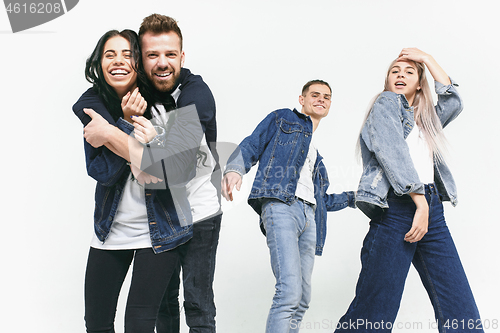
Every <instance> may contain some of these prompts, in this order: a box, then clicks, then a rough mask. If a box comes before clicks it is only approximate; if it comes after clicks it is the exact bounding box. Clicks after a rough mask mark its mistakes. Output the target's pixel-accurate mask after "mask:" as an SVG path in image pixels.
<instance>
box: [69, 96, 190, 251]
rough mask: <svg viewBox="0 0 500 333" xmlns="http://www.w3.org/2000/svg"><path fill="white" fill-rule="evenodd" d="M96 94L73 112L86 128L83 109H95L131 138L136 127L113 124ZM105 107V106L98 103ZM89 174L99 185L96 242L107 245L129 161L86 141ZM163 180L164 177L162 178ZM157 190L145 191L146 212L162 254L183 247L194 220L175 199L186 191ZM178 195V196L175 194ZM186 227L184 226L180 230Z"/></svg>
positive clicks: (121, 122)
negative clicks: (106, 241)
mask: <svg viewBox="0 0 500 333" xmlns="http://www.w3.org/2000/svg"><path fill="white" fill-rule="evenodd" d="M96 98H98V96H97V94H96V93H95V92H94V91H93V90H92V88H91V89H89V90H88V91H87V92H85V93H84V94H83V95H82V96H81V97H80V99H79V101H78V102H77V103H76V104H75V105H74V106H73V111H74V112H75V114H76V115H77V116H78V117H79V118H80V120H81V121H82V123H83V124H84V125H86V124H87V123H88V122H90V117H88V116H87V115H86V114H85V113H83V107H89V108H94V110H95V111H96V112H98V113H99V114H101V115H102V116H103V117H104V118H105V119H106V120H107V121H108V122H109V123H110V124H113V125H115V126H117V127H118V128H119V129H121V130H122V131H123V132H125V133H127V134H130V133H131V132H132V131H133V129H134V127H133V125H131V124H129V123H128V122H126V121H125V120H123V118H119V119H118V121H116V122H115V121H114V120H113V118H112V117H111V116H110V115H109V113H108V112H107V111H106V110H105V109H102V107H99V105H98V104H97V103H98V102H99V101H98V100H96ZM99 103H102V102H99ZM84 148H85V159H86V165H87V173H88V174H89V176H91V177H92V178H94V179H95V180H96V181H97V184H96V191H95V209H94V230H95V233H96V236H97V238H98V239H99V240H100V241H102V242H105V240H106V238H107V237H108V234H109V232H110V229H111V225H112V223H113V220H114V216H115V214H116V211H117V209H118V204H119V203H120V199H121V196H122V193H123V189H124V186H125V183H126V181H127V179H128V177H129V175H130V167H129V165H128V163H127V161H126V160H125V159H123V158H121V157H120V156H118V155H116V154H114V153H113V152H111V151H110V150H109V149H108V148H106V147H104V146H101V147H99V148H94V147H92V146H91V145H90V144H89V143H88V142H87V141H86V140H84ZM160 177H161V176H160ZM160 184H161V186H158V187H157V188H158V189H150V188H147V187H146V189H145V197H146V210H147V215H148V222H149V230H150V237H151V243H152V247H153V251H154V252H155V253H160V252H163V251H167V250H171V249H173V248H175V247H177V246H179V245H181V244H184V243H185V242H187V241H188V240H189V239H191V237H192V235H193V230H192V216H191V211H190V206H189V203H188V202H187V199H186V202H179V201H178V200H176V199H175V198H183V197H186V195H185V194H184V195H182V193H177V192H178V191H183V190H184V191H185V188H183V187H179V188H169V189H168V190H166V189H165V185H164V184H163V183H160ZM176 191H177V192H176ZM181 224H182V225H184V226H181Z"/></svg>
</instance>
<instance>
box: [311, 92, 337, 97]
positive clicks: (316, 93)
mask: <svg viewBox="0 0 500 333" xmlns="http://www.w3.org/2000/svg"><path fill="white" fill-rule="evenodd" d="M312 94H320V95H321V93H320V92H319V91H311V95H312ZM322 95H323V96H330V97H332V94H322Z"/></svg>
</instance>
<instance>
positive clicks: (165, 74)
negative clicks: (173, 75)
mask: <svg viewBox="0 0 500 333" xmlns="http://www.w3.org/2000/svg"><path fill="white" fill-rule="evenodd" d="M156 75H157V76H159V77H166V76H169V75H170V73H162V74H160V73H156Z"/></svg>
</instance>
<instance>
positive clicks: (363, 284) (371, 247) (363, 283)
mask: <svg viewBox="0 0 500 333" xmlns="http://www.w3.org/2000/svg"><path fill="white" fill-rule="evenodd" d="M380 222H382V219H380ZM379 229H380V226H379V227H377V231H376V232H375V235H373V241H372V244H371V246H370V251H369V256H368V261H367V266H369V264H370V263H371V253H372V251H373V247H374V245H375V242H376V240H377V235H378V233H379ZM365 280H366V277H364V278H363V281H361V283H360V288H359V290H360V291H361V290H362V289H363V288H364V286H365ZM356 296H357V293H356ZM358 300H359V298H358V297H355V301H356V303H355V304H353V309H354V308H356V307H357V306H358Z"/></svg>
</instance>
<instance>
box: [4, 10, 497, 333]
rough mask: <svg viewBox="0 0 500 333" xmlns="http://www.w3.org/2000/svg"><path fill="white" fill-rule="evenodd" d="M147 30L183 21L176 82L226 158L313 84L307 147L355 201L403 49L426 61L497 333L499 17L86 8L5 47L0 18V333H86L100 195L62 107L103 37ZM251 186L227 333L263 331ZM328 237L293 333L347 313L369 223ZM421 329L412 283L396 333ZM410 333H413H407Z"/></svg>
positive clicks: (229, 274)
mask: <svg viewBox="0 0 500 333" xmlns="http://www.w3.org/2000/svg"><path fill="white" fill-rule="evenodd" d="M154 12H158V13H162V14H166V15H170V16H172V17H174V18H176V19H177V20H178V21H179V25H180V27H181V29H182V32H183V35H184V39H185V44H184V45H185V52H186V63H185V66H186V67H187V68H190V69H191V70H192V71H193V72H194V73H196V74H201V75H202V76H203V78H204V79H205V81H206V82H207V83H208V84H209V86H210V88H211V89H212V92H213V93H214V95H215V98H216V101H217V112H218V128H219V140H220V141H228V142H234V143H238V142H240V141H241V140H242V139H243V138H244V137H245V136H246V135H248V134H249V133H250V132H251V131H252V130H253V128H254V127H255V126H256V125H257V123H258V122H259V121H260V120H261V119H262V118H264V116H265V115H266V114H267V113H269V112H270V111H272V110H274V109H277V108H282V107H298V101H297V100H298V95H299V93H300V89H301V87H302V85H303V84H304V83H305V82H306V81H308V80H310V79H315V78H321V79H323V80H326V81H328V82H330V84H331V86H332V88H333V101H332V107H331V111H330V115H329V116H328V117H327V118H326V119H324V120H323V121H322V123H321V126H320V127H319V129H318V131H317V132H316V134H315V142H316V146H317V147H318V149H319V150H320V152H321V154H322V155H323V156H324V157H325V164H326V165H327V168H328V170H329V174H330V180H331V183H332V186H331V190H333V191H336V192H338V191H343V190H353V189H356V186H357V181H358V178H359V175H360V171H361V168H360V166H359V165H358V164H357V163H356V160H355V158H354V147H355V142H356V137H357V133H358V131H359V128H360V126H361V122H362V119H363V115H364V113H365V111H366V108H367V106H368V103H369V101H370V99H371V98H372V97H373V96H374V95H375V94H376V93H377V92H379V91H380V90H381V89H382V87H383V82H384V75H385V71H386V68H387V66H388V65H389V63H390V61H391V60H392V59H394V58H395V57H396V56H397V55H398V52H399V51H400V49H401V48H403V47H407V46H416V47H419V48H420V49H422V50H424V51H426V52H428V53H430V54H432V55H433V56H434V57H435V58H436V60H437V61H438V62H439V63H440V64H441V65H442V67H443V68H444V69H445V70H446V71H447V73H448V74H449V75H450V76H451V77H453V78H454V79H455V80H456V81H457V82H458V83H459V84H460V88H459V89H460V92H461V94H462V97H463V100H464V103H465V109H464V112H463V114H462V115H461V116H460V117H459V118H458V119H457V120H456V121H455V122H454V123H452V124H451V125H450V126H449V128H448V129H447V131H446V134H447V137H448V139H449V141H450V152H451V157H452V158H451V159H452V167H453V171H454V175H455V178H456V181H457V185H458V188H459V201H460V204H459V205H458V207H456V208H452V207H451V205H449V204H446V208H445V209H446V216H447V220H448V223H449V226H450V229H451V232H452V234H453V236H454V239H455V242H456V244H457V247H458V250H459V252H460V254H461V258H462V261H463V264H464V266H465V269H466V272H467V274H468V277H469V281H470V284H471V286H472V289H473V291H474V293H475V297H476V301H477V304H478V306H479V309H480V312H481V315H482V317H483V319H484V320H485V321H490V322H489V326H491V328H490V329H489V330H487V332H496V331H500V327H499V326H498V325H497V326H492V325H491V324H492V321H493V320H497V322H498V320H500V311H499V310H500V305H499V302H498V298H499V296H500V290H499V287H498V282H497V281H498V278H499V276H500V274H499V273H500V271H499V267H498V257H497V256H498V255H499V254H500V253H499V250H498V245H497V244H498V241H497V238H498V237H497V235H498V233H499V232H500V226H499V222H500V221H499V220H500V219H499V217H498V215H496V213H497V210H496V208H495V205H496V204H497V198H496V195H497V189H498V188H499V187H500V182H499V180H498V162H499V158H498V152H499V149H498V146H497V144H498V142H499V134H498V133H499V131H498V130H497V126H498V123H499V122H500V112H499V111H500V110H499V107H498V103H497V98H495V97H494V94H495V93H498V91H499V90H500V83H499V80H498V76H499V74H500V71H499V68H498V60H497V58H498V55H499V54H500V47H499V43H498V32H499V31H500V29H499V28H500V25H499V23H498V17H497V6H496V5H495V4H494V2H492V1H482V0H476V1H470V0H460V1H441V0H439V1H429V0H424V1H419V2H415V1H396V0H378V1H368V0H364V1H363V0H354V1H349V2H347V1H315V2H306V1H290V0H288V1H261V0H252V1H239V2H236V1H190V0H184V1H161V2H160V1H153V0H142V1H117V0H115V1H110V0H108V1H97V0H81V1H80V3H79V4H78V5H77V6H76V7H75V8H74V9H73V10H71V11H70V12H68V13H67V14H66V15H64V16H62V17H60V18H57V19H55V20H53V21H51V22H49V23H46V24H44V25H42V26H39V27H36V28H33V29H31V30H28V31H26V32H21V33H16V34H12V33H11V31H10V26H9V23H8V19H7V14H6V13H5V11H2V10H0V40H1V45H2V47H1V49H2V51H1V52H0V64H1V66H2V69H1V88H2V89H1V93H0V96H1V98H0V105H1V110H2V123H3V124H2V130H0V138H1V143H2V153H3V157H2V163H1V166H0V168H1V169H0V171H1V175H2V180H1V183H2V185H1V186H2V188H3V194H2V200H1V202H2V203H1V207H2V209H1V212H2V216H3V217H2V248H3V256H2V258H3V259H2V264H1V266H0V267H2V270H1V271H2V283H1V285H0V288H1V289H0V290H1V292H0V304H1V305H2V311H1V312H0V331H1V332H37V333H45V332H47V333H54V332H84V322H83V277H84V272H85V265H86V257H87V252H88V247H89V242H90V238H91V233H92V232H93V230H92V214H93V206H94V204H93V193H94V186H95V182H94V181H93V180H92V179H91V178H90V177H88V176H87V175H86V170H85V166H84V153H83V144H82V140H83V139H82V128H81V125H80V122H79V120H78V119H77V118H76V117H75V116H74V115H73V113H72V111H71V106H72V105H73V103H74V102H75V101H76V100H77V99H78V97H79V96H80V94H81V93H83V91H85V90H86V89H87V88H88V87H89V84H88V83H87V82H86V81H85V79H84V75H83V71H84V66H85V59H86V58H87V56H88V55H90V53H91V52H92V50H93V48H94V46H95V44H96V42H97V40H98V38H99V37H100V36H101V35H102V34H103V33H104V32H105V31H107V30H109V29H120V30H121V29H124V28H132V29H134V30H137V29H138V27H139V25H140V23H141V21H142V19H143V17H145V16H147V15H149V14H151V13H154ZM250 178H251V177H246V178H245V183H246V184H247V188H246V189H244V190H243V191H242V192H241V193H238V196H237V202H236V203H233V204H232V205H225V207H224V208H225V213H224V216H223V224H222V230H221V234H220V245H219V250H218V257H217V268H216V278H215V294H216V303H217V310H218V312H217V324H218V331H219V332H222V333H226V332H237V333H244V332H252V333H253V332H262V331H264V326H265V320H266V316H267V311H268V309H269V306H270V304H271V298H272V294H273V289H274V279H273V276H272V273H271V269H270V265H269V255H268V250H267V247H266V245H265V238H264V237H263V236H262V235H261V234H260V231H259V229H258V226H257V225H258V216H257V215H256V214H255V213H254V212H253V211H252V210H251V208H250V207H249V206H248V205H247V204H246V203H245V199H246V196H247V194H248V185H249V183H250ZM328 226H329V233H328V237H327V243H326V247H325V251H324V255H323V257H317V260H316V265H315V270H314V274H313V297H312V302H311V307H310V310H309V311H308V312H307V313H306V317H305V318H304V321H305V322H304V325H305V326H306V327H305V329H304V330H303V332H332V331H333V328H334V325H335V323H336V322H337V320H338V319H339V317H340V316H341V315H342V314H343V313H344V311H345V310H346V309H347V306H348V305H349V303H350V301H351V299H352V297H353V295H354V287H355V283H356V279H357V275H358V273H359V269H360V263H359V251H360V248H361V243H362V240H363V237H364V235H365V233H366V231H367V229H368V220H367V218H365V217H364V216H363V214H362V213H361V212H360V211H356V210H352V209H346V210H343V211H341V212H337V213H330V214H329V225H328ZM450 278H452V277H450ZM124 294H125V295H126V293H124ZM124 301H125V299H124V298H122V299H121V301H120V308H119V310H118V313H117V325H116V326H117V331H118V332H122V330H123V306H124ZM432 320H433V311H432V307H431V305H430V302H429V300H428V298H427V295H426V294H425V291H424V288H423V287H422V285H421V283H420V281H419V279H418V275H417V274H416V272H415V270H414V269H413V268H412V269H411V271H410V275H409V278H408V282H407V286H406V290H405V293H404V297H403V301H402V305H401V310H400V313H399V316H398V318H397V321H398V322H400V323H402V326H403V327H404V326H406V327H407V329H400V330H395V332H436V331H437V330H430V329H428V328H429V324H430V323H431V321H432ZM413 323H417V324H416V325H418V323H420V324H421V325H422V326H421V329H409V327H411V326H413V325H415V324H413ZM414 327H415V326H414ZM416 327H419V326H416ZM187 331H188V330H187V328H186V327H185V325H184V327H183V329H182V332H187Z"/></svg>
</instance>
